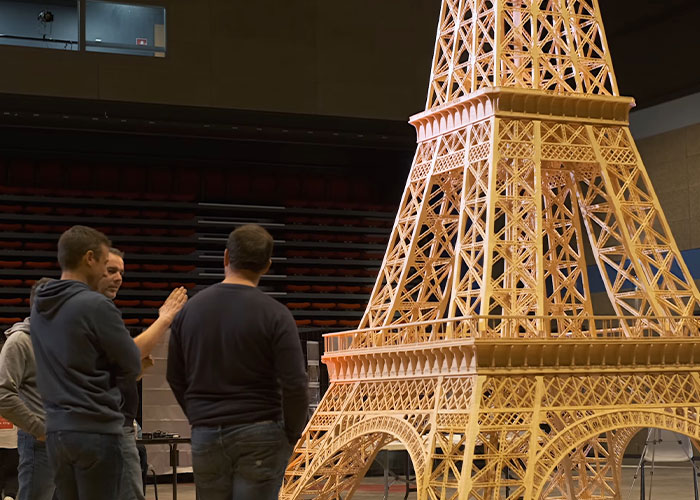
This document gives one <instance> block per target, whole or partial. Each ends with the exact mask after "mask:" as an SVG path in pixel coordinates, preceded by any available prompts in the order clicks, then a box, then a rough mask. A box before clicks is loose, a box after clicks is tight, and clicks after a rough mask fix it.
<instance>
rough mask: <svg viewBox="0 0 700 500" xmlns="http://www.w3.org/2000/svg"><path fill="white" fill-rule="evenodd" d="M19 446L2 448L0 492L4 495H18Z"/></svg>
mask: <svg viewBox="0 0 700 500" xmlns="http://www.w3.org/2000/svg"><path fill="white" fill-rule="evenodd" d="M18 462H19V455H18V454H17V448H0V492H2V494H3V495H4V496H7V497H12V498H15V497H17V464H18Z"/></svg>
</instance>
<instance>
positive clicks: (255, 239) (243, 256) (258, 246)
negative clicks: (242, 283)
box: [226, 224, 273, 273]
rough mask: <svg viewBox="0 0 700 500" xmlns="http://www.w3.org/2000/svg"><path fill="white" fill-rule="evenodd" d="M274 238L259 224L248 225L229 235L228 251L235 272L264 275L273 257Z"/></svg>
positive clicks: (230, 263)
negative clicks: (241, 271)
mask: <svg viewBox="0 0 700 500" xmlns="http://www.w3.org/2000/svg"><path fill="white" fill-rule="evenodd" d="M272 243H273V241H272V236H271V235H270V233H268V232H267V231H266V230H265V229H264V228H262V227H260V226H258V225H257V224H246V225H244V226H241V227H239V228H237V229H235V230H234V231H232V232H231V234H229V235H228V241H227V242H226V249H227V250H228V254H229V259H230V262H229V265H230V266H231V268H232V269H234V270H236V269H237V270H244V271H253V272H256V273H262V272H263V271H265V268H266V267H267V265H268V264H269V262H270V257H272Z"/></svg>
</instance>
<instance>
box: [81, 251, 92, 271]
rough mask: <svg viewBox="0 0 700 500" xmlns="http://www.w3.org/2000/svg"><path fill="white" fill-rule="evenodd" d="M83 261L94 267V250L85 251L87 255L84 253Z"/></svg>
mask: <svg viewBox="0 0 700 500" xmlns="http://www.w3.org/2000/svg"><path fill="white" fill-rule="evenodd" d="M83 263H84V264H85V265H87V266H88V267H92V265H93V264H94V263H95V251H94V250H88V251H87V252H85V255H83Z"/></svg>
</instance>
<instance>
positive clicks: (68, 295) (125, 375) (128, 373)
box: [30, 280, 141, 434]
mask: <svg viewBox="0 0 700 500" xmlns="http://www.w3.org/2000/svg"><path fill="white" fill-rule="evenodd" d="M30 325H31V327H30V332H31V335H30V336H31V339H32V345H33V347H34V356H35V358H36V367H37V386H38V388H39V392H40V393H41V396H42V399H43V401H44V408H45V409H46V431H47V432H52V431H82V432H96V433H103V434H121V433H122V424H123V422H124V416H123V415H122V413H121V411H120V408H121V403H122V395H121V393H120V391H119V388H118V387H117V380H121V381H123V382H124V383H135V381H136V378H137V377H138V375H139V373H140V371H141V355H140V353H139V349H138V347H137V346H136V344H135V343H134V341H133V340H132V339H131V336H130V335H129V331H128V330H127V329H126V327H125V326H124V322H123V321H122V317H121V313H120V312H119V310H118V309H117V308H116V307H115V305H114V304H113V303H112V301H111V300H109V299H107V298H106V297H105V296H104V295H102V294H99V293H97V292H94V291H92V290H90V288H89V287H88V286H87V285H86V284H84V283H82V282H79V281H73V280H56V281H51V282H49V283H47V284H46V285H44V286H42V287H40V288H39V290H38V291H37V294H36V297H35V300H34V305H33V307H32V313H31V321H30Z"/></svg>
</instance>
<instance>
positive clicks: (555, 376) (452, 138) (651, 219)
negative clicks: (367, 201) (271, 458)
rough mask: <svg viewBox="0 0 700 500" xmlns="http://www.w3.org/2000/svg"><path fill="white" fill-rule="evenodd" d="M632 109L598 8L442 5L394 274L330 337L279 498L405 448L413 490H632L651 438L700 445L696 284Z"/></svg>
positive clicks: (525, 1) (391, 252)
mask: <svg viewBox="0 0 700 500" xmlns="http://www.w3.org/2000/svg"><path fill="white" fill-rule="evenodd" d="M632 105H633V101H632V99H629V98H624V97H619V96H618V92H617V85H616V82H615V78H614V73H613V71H612V65H611V63H610V56H609V53H608V50H607V45H606V42H605V36H604V32H603V27H602V22H601V19H600V15H599V11H598V5H597V1H596V0H543V1H537V2H535V1H533V0H519V1H516V0H508V1H505V0H498V1H485V0H444V1H443V4H442V12H441V17H440V23H439V27H438V36H437V42H436V51H435V57H434V60H433V70H432V76H431V83H430V87H429V92H428V102H427V109H426V111H425V112H423V113H421V114H419V115H416V116H414V117H413V118H412V120H411V122H412V124H413V125H414V126H415V127H416V130H417V132H418V147H417V151H416V156H415V159H414V162H413V166H412V169H411V172H410V175H409V179H408V182H407V184H406V189H405V192H404V196H403V199H402V201H401V205H400V208H399V212H398V215H397V218H396V221H395V224H394V228H393V232H392V236H391V239H390V243H389V246H388V249H387V252H386V255H385V258H384V262H383V264H382V268H381V271H380V274H379V278H378V280H377V283H376V285H375V287H374V290H373V293H372V296H371V299H370V303H369V305H368V307H367V310H366V311H365V314H364V317H363V319H362V323H361V325H360V328H359V329H358V330H355V331H351V332H342V333H338V334H331V335H327V336H326V351H325V352H326V354H325V356H324V361H325V362H326V364H327V366H328V369H329V373H330V377H331V382H332V383H331V387H330V388H329V390H328V392H327V394H326V395H325V396H324V398H323V400H322V402H321V404H320V406H319V408H318V410H317V412H316V413H315V414H314V416H313V418H312V419H311V421H310V423H309V425H308V426H307V428H306V430H305V432H304V435H303V436H302V439H301V440H300V441H299V443H298V444H297V446H296V448H295V450H294V454H293V456H292V458H291V461H290V464H289V467H288V469H287V473H286V476H285V482H284V485H283V488H282V492H281V497H282V498H288V499H297V498H328V499H340V498H349V497H351V496H352V493H353V492H354V489H355V488H356V487H357V485H358V483H359V481H360V480H361V478H362V477H363V475H364V474H365V472H366V470H367V469H368V467H369V465H370V464H371V462H372V460H373V459H374V457H375V456H376V454H377V453H378V451H379V450H380V449H381V448H382V447H383V446H385V444H386V443H388V442H391V441H400V442H401V443H402V444H403V445H404V446H405V447H406V449H407V450H408V453H409V455H410V457H411V460H412V462H413V466H414V468H415V470H416V478H417V479H416V481H417V487H418V498H419V499H437V498H460V499H479V500H481V499H483V500H486V499H489V500H492V499H509V500H515V499H525V500H534V499H567V500H572V499H596V500H603V499H619V498H620V465H621V459H622V454H623V452H624V449H625V446H626V445H627V443H628V442H629V439H630V438H631V436H632V434H633V433H634V432H635V431H636V430H637V429H639V428H641V427H660V428H664V429H669V430H674V431H677V432H681V433H684V434H687V435H689V436H691V437H692V438H694V439H700V412H699V411H698V409H699V408H700V369H698V366H697V364H696V363H697V361H698V358H699V357H700V353H699V351H698V344H699V343H700V332H699V330H698V325H699V323H698V319H697V318H696V317H694V316H693V315H694V313H695V311H696V310H697V308H698V305H699V303H700V295H699V294H698V290H697V288H696V286H695V284H694V282H693V279H692V277H691V275H690V273H689V272H688V269H687V267H686V265H685V263H684V262H683V260H682V258H681V255H680V252H679V250H678V247H677V246H676V243H675V241H674V239H673V237H672V235H671V232H670V230H669V226H668V223H667V222H666V219H665V218H664V214H663V211H662V209H661V206H660V205H659V201H658V199H657V197H656V195H655V194H654V191H653V188H652V185H651V183H650V181H649V177H648V175H647V172H646V170H645V168H644V166H643V164H642V161H641V158H640V156H639V153H638V151H637V149H636V147H635V144H634V141H633V139H632V137H631V135H630V132H629V129H628V113H629V109H630V107H631V106H632ZM584 238H587V240H588V242H589V245H590V248H591V250H592V252H591V254H592V256H593V259H594V260H595V264H596V265H597V267H598V269H599V270H600V274H601V277H602V281H603V283H604V285H605V289H606V291H607V296H608V298H609V301H610V305H611V307H612V310H613V311H614V314H615V315H614V316H597V315H595V314H594V311H593V306H592V300H591V293H590V288H589V283H588V274H587V265H588V264H590V263H589V262H587V261H586V252H584Z"/></svg>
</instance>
